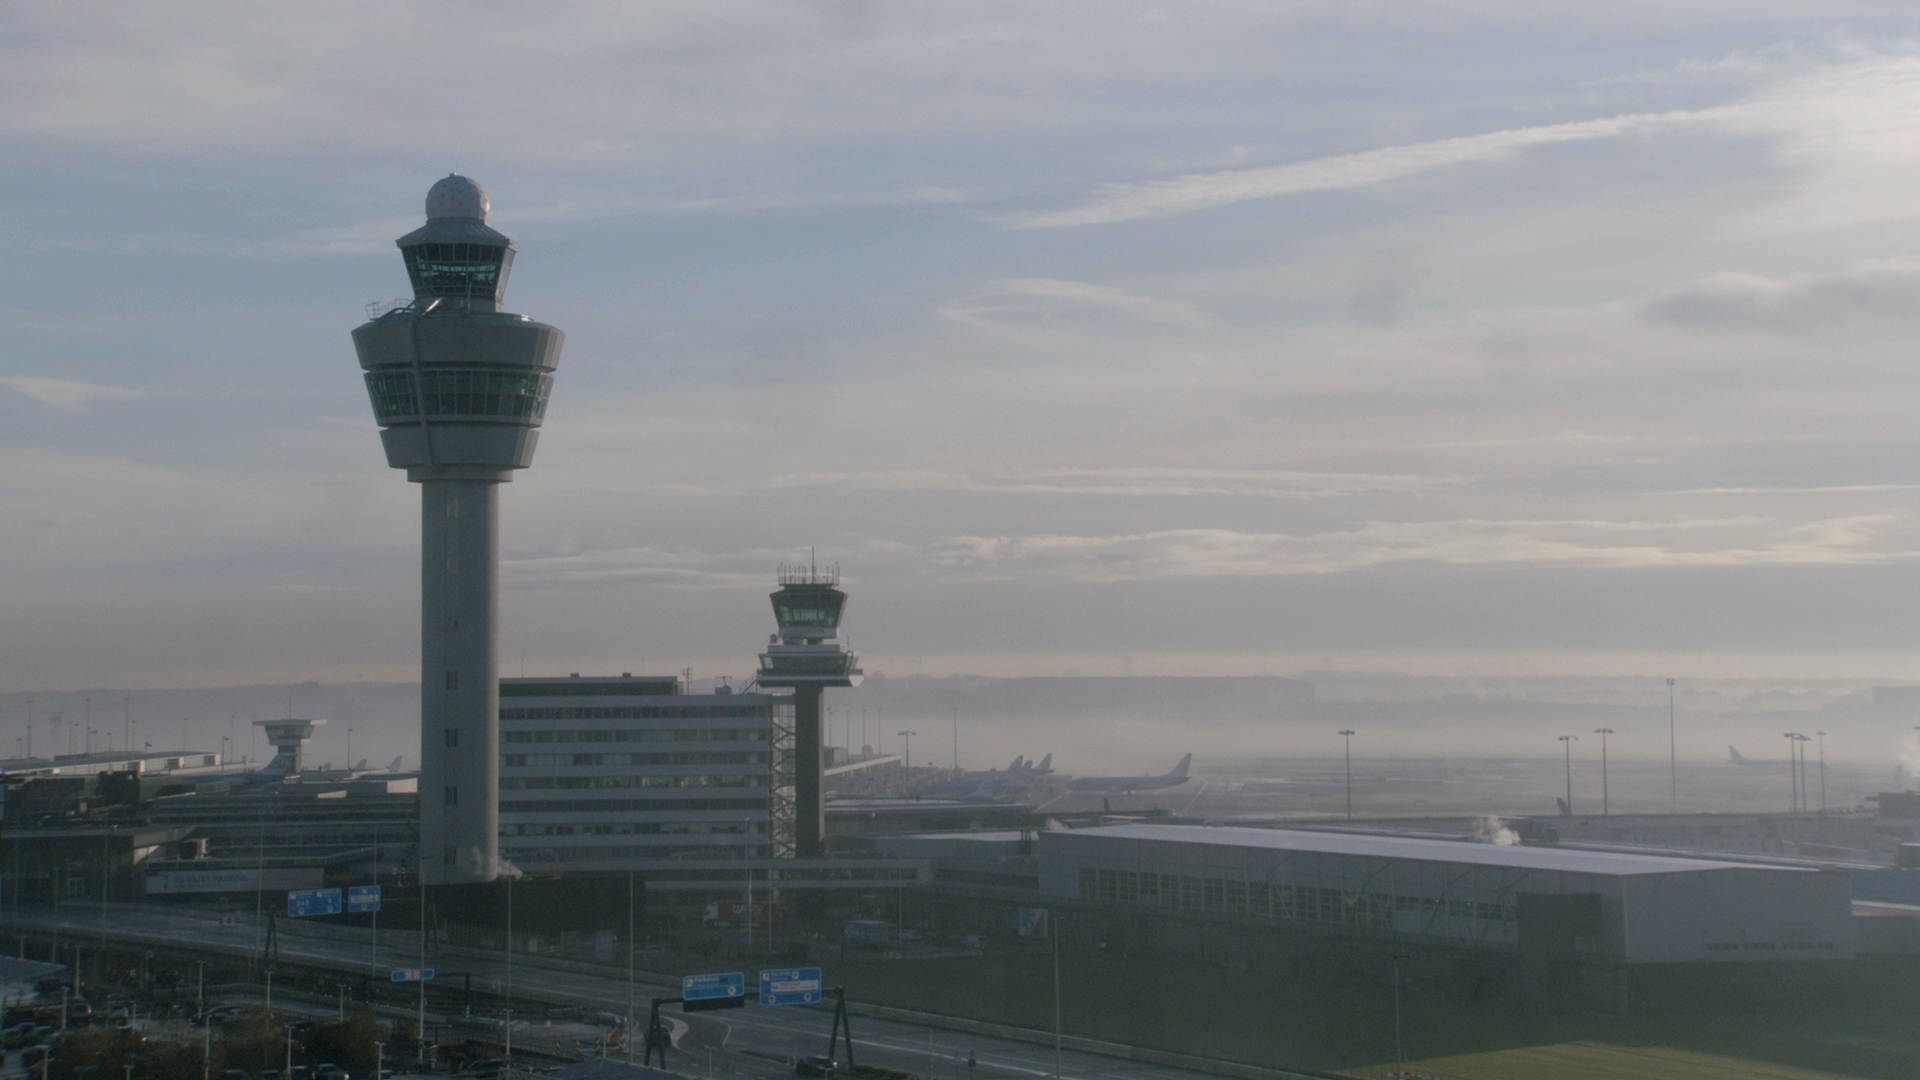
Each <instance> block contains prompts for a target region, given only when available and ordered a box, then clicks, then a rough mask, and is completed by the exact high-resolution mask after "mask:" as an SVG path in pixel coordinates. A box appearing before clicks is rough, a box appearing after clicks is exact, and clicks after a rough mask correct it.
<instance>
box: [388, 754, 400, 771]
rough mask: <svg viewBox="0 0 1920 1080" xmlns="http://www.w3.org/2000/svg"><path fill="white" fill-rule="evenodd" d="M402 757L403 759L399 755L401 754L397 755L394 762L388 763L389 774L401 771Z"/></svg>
mask: <svg viewBox="0 0 1920 1080" xmlns="http://www.w3.org/2000/svg"><path fill="white" fill-rule="evenodd" d="M400 757H401V755H399V754H395V755H394V756H393V760H392V761H389V762H387V771H388V772H399V771H400Z"/></svg>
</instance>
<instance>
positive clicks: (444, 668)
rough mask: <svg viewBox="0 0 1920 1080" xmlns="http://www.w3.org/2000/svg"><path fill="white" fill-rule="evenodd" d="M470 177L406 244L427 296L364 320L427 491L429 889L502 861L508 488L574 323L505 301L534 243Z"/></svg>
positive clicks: (369, 354) (475, 875)
mask: <svg viewBox="0 0 1920 1080" xmlns="http://www.w3.org/2000/svg"><path fill="white" fill-rule="evenodd" d="M488 209H489V206H488V202H487V194H486V192H485V191H483V190H481V188H480V185H479V184H476V183H474V182H473V181H472V180H469V179H467V178H466V177H464V176H448V177H446V178H445V179H443V180H441V181H439V182H438V183H436V184H434V185H433V188H432V189H431V190H430V191H428V192H427V223H426V224H425V225H424V226H422V227H421V228H419V229H415V230H414V231H413V232H410V233H408V234H407V235H405V236H403V237H401V238H400V239H399V240H398V241H396V243H397V244H398V245H399V248H400V254H401V256H402V258H403V259H404V260H405V262H406V267H407V276H408V277H409V278H410V279H411V280H412V283H413V299H412V300H411V301H410V302H406V303H402V304H399V305H397V306H393V307H391V308H390V309H388V310H385V311H383V312H379V313H377V314H375V313H374V312H373V309H371V308H370V309H369V313H370V314H373V316H374V317H373V318H371V319H369V320H368V321H367V322H365V323H363V324H361V325H360V326H359V327H357V328H355V329H354V331H353V345H354V349H355V350H356V351H357V352H358V353H359V356H360V366H361V367H362V368H363V369H365V373H366V383H367V394H368V396H369V397H370V398H371V399H372V402H373V418H374V420H375V422H376V423H378V424H379V425H380V442H381V445H382V446H383V447H385V449H386V454H387V464H389V465H391V466H393V467H394V468H396V469H405V470H406V471H407V479H408V480H411V481H413V482H414V483H417V484H419V485H420V486H421V488H420V492H421V498H420V510H421V527H420V868H421V879H422V882H423V883H424V884H427V885H470V884H478V883H483V882H488V881H492V880H494V878H496V877H497V876H498V875H499V873H500V865H499V831H500V829H499V805H500V797H499V787H500V780H499V776H500V752H499V741H500V719H499V718H500V699H499V693H500V690H499V685H500V678H499V657H498V654H499V627H498V622H499V598H498V593H499V578H500V572H499V517H500V502H499V485H501V484H503V483H506V482H507V481H509V480H511V479H512V478H513V471H514V470H515V469H524V468H527V467H528V466H529V465H532V464H533V451H534V446H535V444H536V442H537V441H538V439H539V428H540V423H541V420H542V418H543V416H544V415H545V413H546V407H547V393H548V391H549V390H550V389H551V387H552V385H553V371H554V369H555V367H556V366H558V364H559V362H560V348H561V345H562V343H563V342H564V340H565V335H563V334H562V333H561V332H560V331H559V330H557V329H555V328H553V327H551V326H547V325H545V324H543V323H537V322H534V321H533V320H531V319H529V318H527V317H526V316H524V315H514V314H509V313H508V312H505V311H502V310H501V308H500V305H501V301H502V299H503V297H504V296H505V292H506V285H507V273H508V271H509V270H510V269H511V268H512V266H513V256H514V253H515V252H516V251H517V250H518V248H517V246H516V245H515V244H514V242H513V241H512V240H509V239H507V237H505V236H504V235H502V234H501V233H499V232H496V231H495V230H494V229H492V228H490V227H489V226H488V225H487V212H488Z"/></svg>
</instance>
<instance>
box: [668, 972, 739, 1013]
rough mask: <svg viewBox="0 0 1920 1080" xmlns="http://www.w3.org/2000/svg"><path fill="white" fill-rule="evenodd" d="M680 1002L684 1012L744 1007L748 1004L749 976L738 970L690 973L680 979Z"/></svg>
mask: <svg viewBox="0 0 1920 1080" xmlns="http://www.w3.org/2000/svg"><path fill="white" fill-rule="evenodd" d="M680 1003H681V1004H680V1009H681V1011H683V1012H705V1011H707V1010H708V1009H744V1008H746V1006H747V977H746V975H745V974H744V973H742V972H738V971H729V972H726V973H725V974H721V975H688V976H686V977H684V978H682V979H681V980H680Z"/></svg>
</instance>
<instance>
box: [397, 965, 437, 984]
mask: <svg viewBox="0 0 1920 1080" xmlns="http://www.w3.org/2000/svg"><path fill="white" fill-rule="evenodd" d="M431 978H433V969H432V968H401V969H399V970H398V971H395V972H394V973H393V981H394V982H426V981H427V980H428V979H431Z"/></svg>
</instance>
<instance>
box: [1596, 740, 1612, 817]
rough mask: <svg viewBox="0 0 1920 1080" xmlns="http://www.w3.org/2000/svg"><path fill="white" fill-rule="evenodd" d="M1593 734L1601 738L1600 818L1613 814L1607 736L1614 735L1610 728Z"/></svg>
mask: <svg viewBox="0 0 1920 1080" xmlns="http://www.w3.org/2000/svg"><path fill="white" fill-rule="evenodd" d="M1593 733H1594V734H1595V735H1598V736H1600V816H1601V817H1606V816H1608V815H1609V814H1612V813H1613V804H1612V803H1611V802H1609V801H1608V799H1607V736H1609V735H1611V734H1613V729H1612V728H1610V727H1603V728H1594V729H1593Z"/></svg>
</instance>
